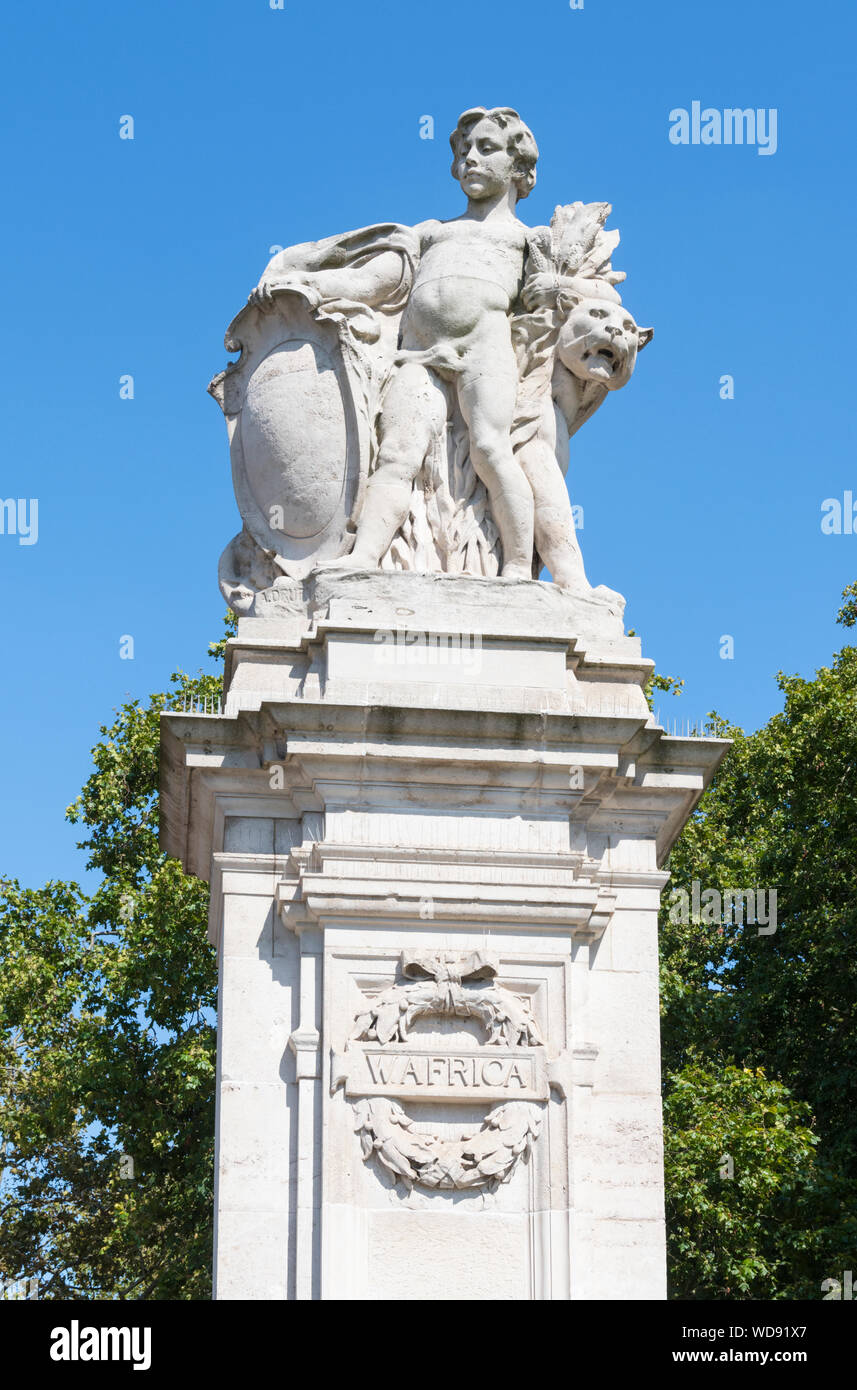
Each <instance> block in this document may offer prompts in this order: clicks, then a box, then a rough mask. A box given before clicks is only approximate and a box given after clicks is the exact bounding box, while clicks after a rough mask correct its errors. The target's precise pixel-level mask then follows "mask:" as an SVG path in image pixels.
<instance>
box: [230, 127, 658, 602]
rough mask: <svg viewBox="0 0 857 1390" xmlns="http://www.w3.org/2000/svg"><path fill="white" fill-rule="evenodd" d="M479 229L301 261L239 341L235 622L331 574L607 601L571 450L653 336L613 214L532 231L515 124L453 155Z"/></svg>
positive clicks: (264, 298) (387, 239)
mask: <svg viewBox="0 0 857 1390" xmlns="http://www.w3.org/2000/svg"><path fill="white" fill-rule="evenodd" d="M450 143H451V145H452V150H453V162H452V173H453V176H454V177H455V178H456V179H457V180H458V182H459V183H460V184H461V188H462V191H463V192H464V194H465V196H466V198H467V208H466V210H465V211H464V212H463V213H462V214H461V216H459V217H456V218H452V219H450V220H449V221H437V220H430V221H427V222H422V223H420V224H419V225H418V226H416V227H406V226H401V225H398V224H384V225H379V226H373V227H366V228H363V229H361V230H359V231H356V232H349V233H346V234H345V235H343V236H334V237H329V238H327V239H326V240H323V241H319V242H309V243H305V244H303V245H301V246H294V247H290V248H287V249H286V250H284V251H281V252H280V253H278V254H277V255H276V256H274V258H273V259H272V260H271V262H270V263H269V265H268V266H267V268H266V270H265V272H264V274H263V276H262V279H261V280H260V282H259V284H258V286H257V287H256V288H255V289H254V290H253V292H252V293H251V295H250V298H249V301H248V303H247V305H246V306H245V308H244V309H242V310H241V312H240V313H239V314H238V315H237V317H236V318H235V319H234V321H233V323H232V324H231V325H230V328H229V330H228V333H227V337H226V346H227V348H228V349H229V350H230V351H237V352H239V353H240V356H239V358H238V360H237V361H236V362H234V363H232V364H231V365H230V366H229V367H228V368H227V369H226V371H225V372H223V373H221V374H220V375H219V376H218V377H216V378H215V380H214V381H213V382H212V383H211V386H210V388H209V389H210V390H211V392H212V394H213V395H214V396H215V398H216V399H217V400H218V402H219V403H220V405H221V406H222V408H223V410H224V413H225V415H226V419H227V423H228V427H229V434H230V444H231V451H232V460H233V475H234V481H235V491H236V496H237V499H238V505H239V508H240V511H241V514H242V518H243V521H244V528H243V530H242V532H241V534H240V535H239V536H237V537H236V538H235V540H234V541H233V542H232V543H231V544H230V546H229V547H228V548H227V550H226V552H225V554H224V556H223V558H222V560H221V569H220V579H221V587H222V589H223V592H224V595H225V596H226V598H227V601H228V602H229V603H230V604H231V606H232V607H233V608H234V609H235V611H236V612H239V613H252V612H254V611H256V610H255V605H256V598H257V595H258V594H259V593H260V592H261V591H264V590H266V589H270V588H272V587H276V586H282V585H284V584H286V585H288V584H290V583H292V584H293V583H294V582H295V581H297V580H301V579H303V578H304V577H305V576H307V575H308V574H309V573H310V572H311V571H313V570H316V569H319V568H323V567H327V568H330V567H347V568H349V569H361V570H373V569H378V568H381V569H398V570H403V569H404V570H416V571H422V572H438V571H439V572H443V573H447V574H468V575H477V576H484V577H493V576H495V575H498V574H499V575H501V576H502V577H503V578H505V579H513V580H515V579H518V580H520V579H526V580H529V579H532V578H534V577H537V576H538V574H539V572H540V569H541V567H542V566H543V565H544V566H546V567H547V569H548V570H549V571H550V573H551V575H552V578H553V581H554V583H555V584H557V585H560V586H561V587H563V588H566V589H572V590H587V589H588V584H587V581H586V577H585V574H584V569H583V562H582V559H581V555H580V550H579V546H578V543H577V538H576V535H575V527H574V521H573V516H572V509H571V504H570V501H569V496H568V493H567V491H566V486H565V473H566V469H567V466H568V443H569V439H570V438H571V436H572V435H573V434H574V433H575V432H576V431H577V430H578V429H579V428H580V426H581V425H582V424H583V423H584V422H585V421H586V420H588V419H589V417H590V416H591V415H592V414H593V413H594V411H595V410H597V409H598V407H599V406H600V405H601V403H602V401H603V400H604V399H605V398H606V396H607V393H608V392H609V391H612V390H616V389H618V388H619V387H621V386H623V385H625V383H626V382H627V381H628V380H629V378H630V376H631V374H632V372H633V370H634V366H635V362H636V355H637V352H638V350H639V348H641V347H644V346H645V345H646V343H647V342H648V341H649V339H650V338H651V336H652V330H651V329H640V328H638V327H637V324H636V323H635V321H634V319H633V317H632V316H631V315H630V314H629V313H628V312H627V310H625V309H624V308H623V307H622V304H621V299H620V296H619V294H618V292H617V291H616V288H615V286H616V285H617V284H618V283H620V282H621V281H622V280H623V279H624V275H622V274H621V273H619V272H616V271H614V270H613V269H612V267H611V256H612V253H613V251H614V249H615V247H616V245H617V243H618V240H619V234H618V232H608V231H605V229H604V224H605V222H606V219H607V216H608V214H609V212H610V206H609V204H607V203H591V204H582V203H573V204H570V205H568V206H565V207H558V208H557V209H556V211H555V213H554V216H553V219H552V221H551V225H550V227H536V228H531V227H528V226H526V225H525V224H524V223H523V222H521V221H520V220H519V219H518V217H517V213H516V207H517V203H518V200H519V199H520V198H524V197H526V196H527V194H528V193H529V192H530V191H531V189H532V188H533V185H534V184H535V178H536V162H537V159H538V149H537V146H536V142H535V140H534V138H533V135H532V133H531V131H530V130H529V129H528V128H527V126H526V125H525V124H524V123H523V121H522V120H521V118H520V117H519V116H518V114H517V112H515V111H513V110H511V109H509V108H506V107H502V108H495V109H493V110H485V109H484V108H483V107H477V108H474V109H473V110H470V111H466V112H464V114H463V115H462V116H461V117H460V119H459V121H458V125H457V126H456V129H455V130H454V131H453V133H452V136H451V137H450Z"/></svg>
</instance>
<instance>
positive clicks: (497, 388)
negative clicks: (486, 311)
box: [458, 344, 533, 579]
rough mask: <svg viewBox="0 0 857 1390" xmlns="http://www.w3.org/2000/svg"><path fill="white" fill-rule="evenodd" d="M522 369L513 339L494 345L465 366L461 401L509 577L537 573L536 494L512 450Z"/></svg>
mask: <svg viewBox="0 0 857 1390" xmlns="http://www.w3.org/2000/svg"><path fill="white" fill-rule="evenodd" d="M517 392H518V371H517V365H516V363H515V356H514V353H513V352H512V348H511V345H509V346H508V350H507V351H506V350H502V351H501V350H500V349H499V348H498V345H496V344H494V345H492V352H491V355H490V357H489V358H488V359H487V360H486V361H484V363H483V364H481V368H477V369H476V370H475V371H474V370H473V369H472V368H469V369H468V370H466V371H464V372H462V374H461V376H460V377H459V381H458V402H459V405H460V407H461V413H462V415H463V416H464V421H465V424H466V425H467V429H468V432H469V436H470V457H471V459H472V462H473V467H474V468H475V470H476V473H477V474H478V476H479V477H480V478H481V480H482V482H483V483H484V484H485V487H486V490H487V492H488V498H489V501H490V503H491V515H492V516H493V518H494V521H495V522H496V524H497V529H498V531H499V532H500V540H501V543H502V546H503V569H502V574H503V576H504V578H508V579H531V578H532V564H533V494H532V490H531V488H530V485H529V483H528V482H527V480H526V478H525V477H524V475H523V473H522V471H521V467H520V464H519V463H518V461H517V459H516V458H515V455H514V453H513V452H512V439H511V430H512V419H513V416H514V412H515V400H516V398H517Z"/></svg>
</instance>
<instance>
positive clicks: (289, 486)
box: [208, 290, 369, 579]
mask: <svg viewBox="0 0 857 1390" xmlns="http://www.w3.org/2000/svg"><path fill="white" fill-rule="evenodd" d="M274 302H275V307H274V309H273V311H272V312H269V313H265V312H263V311H262V310H261V309H259V308H257V307H256V306H251V305H248V306H247V307H246V308H245V309H243V310H242V311H241V313H240V314H238V315H237V317H236V318H235V319H234V320H233V322H232V324H230V326H229V330H228V331H227V335H226V347H227V350H228V351H230V352H235V351H239V352H240V354H241V355H240V357H239V358H238V360H237V361H236V362H233V363H231V364H230V365H229V366H228V367H227V369H226V371H225V372H221V373H220V375H219V376H217V377H215V378H214V380H213V381H212V382H211V384H210V386H209V388H208V389H209V391H210V392H211V394H212V395H213V396H214V398H215V400H216V401H217V402H218V404H219V405H220V406H221V408H222V410H223V413H224V415H225V416H226V421H227V427H228V430H229V440H230V451H231V456H232V476H233V483H234V487H235V496H236V498H237V501H238V507H239V510H240V512H241V516H242V518H243V520H244V525H245V528H246V529H247V531H248V532H249V533H250V535H251V536H252V537H253V539H254V540H255V541H256V543H257V544H258V545H259V546H260V547H261V548H262V550H264V551H265V552H266V553H267V554H268V555H269V556H270V557H271V558H272V559H273V560H274V561H275V563H276V565H277V566H278V567H279V568H280V569H281V570H282V571H283V573H285V574H288V575H291V576H293V577H294V578H296V579H300V578H303V576H304V575H305V574H307V573H308V572H309V571H310V570H311V569H312V567H313V565H314V564H316V563H317V562H318V561H319V560H323V559H326V558H328V557H331V556H335V555H339V554H341V553H342V551H343V549H344V548H345V547H344V538H345V535H346V528H347V525H348V522H349V519H350V518H351V516H352V513H354V512H355V510H356V509H357V508H359V505H360V502H361V500H362V492H363V487H364V484H365V479H366V475H367V472H368V464H369V418H368V416H369V410H368V403H367V390H366V373H365V370H364V368H363V364H362V363H361V360H360V356H359V353H358V352H357V351H355V345H354V341H353V338H352V337H351V335H350V334H349V331H348V326H347V323H346V321H345V319H344V318H343V316H342V315H338V314H329V315H324V316H323V315H321V314H318V315H316V314H315V313H314V312H313V310H312V308H311V307H310V304H309V302H308V299H307V297H305V296H304V295H303V294H302V293H301V292H300V291H299V290H296V291H291V290H290V291H286V292H283V293H280V294H278V295H277V296H276V298H275V301H274Z"/></svg>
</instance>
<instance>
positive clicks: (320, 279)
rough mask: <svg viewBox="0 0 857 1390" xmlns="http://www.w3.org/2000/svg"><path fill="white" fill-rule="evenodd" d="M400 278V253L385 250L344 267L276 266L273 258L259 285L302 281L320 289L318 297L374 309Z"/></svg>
mask: <svg viewBox="0 0 857 1390" xmlns="http://www.w3.org/2000/svg"><path fill="white" fill-rule="evenodd" d="M274 260H276V257H275V258H274ZM401 278H402V259H401V256H399V255H398V254H397V253H396V252H395V251H382V252H380V254H379V255H377V256H372V257H371V259H370V260H368V261H365V262H364V263H363V264H362V265H356V266H348V267H343V268H342V269H341V270H298V269H293V268H291V267H289V268H286V267H282V268H280V267H274V262H273V261H272V262H271V264H270V265H269V266H268V267H267V269H266V270H265V273H264V275H263V276H262V279H261V280H260V282H259V285H260V287H262V286H265V287H267V288H268V289H270V290H272V291H273V290H276V289H278V288H283V287H285V286H287V285H294V284H299V285H302V286H306V287H307V288H308V289H315V290H317V292H318V295H319V300H327V299H353V300H355V301H357V302H358V303H360V304H368V305H369V307H370V308H373V309H374V308H376V307H377V305H379V304H383V303H384V302H385V300H387V299H389V298H390V296H391V295H392V294H393V293H394V292H395V290H396V288H397V286H398V284H399V281H400V280H401Z"/></svg>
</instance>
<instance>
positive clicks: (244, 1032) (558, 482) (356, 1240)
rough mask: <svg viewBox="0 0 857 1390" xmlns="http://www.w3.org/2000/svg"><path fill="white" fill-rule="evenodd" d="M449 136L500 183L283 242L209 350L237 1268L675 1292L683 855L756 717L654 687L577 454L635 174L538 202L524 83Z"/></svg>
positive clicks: (226, 1119)
mask: <svg viewBox="0 0 857 1390" xmlns="http://www.w3.org/2000/svg"><path fill="white" fill-rule="evenodd" d="M451 145H452V152H453V163H452V173H453V175H454V177H455V179H456V180H457V181H458V182H459V184H460V185H461V189H462V192H463V193H464V195H465V197H466V200H467V206H466V209H465V211H464V212H463V213H462V214H461V215H460V216H458V217H453V218H452V219H450V220H447V221H440V220H429V221H427V222H423V223H420V224H419V225H418V226H416V227H409V226H403V225H400V224H397V223H384V224H381V225H377V226H371V227H364V228H362V229H360V230H359V231H354V232H348V233H346V234H344V235H340V236H331V237H328V238H327V239H325V240H323V241H318V242H312V243H307V244H304V245H301V246H294V247H291V248H288V249H287V250H285V251H282V252H280V253H279V254H277V255H276V256H274V258H273V260H272V261H271V262H270V264H269V265H268V267H267V269H266V270H265V272H264V274H263V276H262V279H261V281H260V282H259V284H258V285H257V287H256V288H255V289H254V290H253V292H252V293H251V295H250V298H249V301H248V303H247V304H246V305H245V307H244V308H243V309H242V310H241V311H240V313H239V314H238V315H237V317H236V318H235V319H234V320H233V322H232V324H231V325H230V327H229V330H228V332H227V337H226V346H227V348H228V349H229V350H230V351H232V352H236V353H238V357H237V358H236V360H235V361H233V362H232V363H230V365H229V366H228V367H227V368H226V370H225V371H224V372H222V373H221V374H220V375H219V376H217V377H215V379H214V381H213V382H212V383H211V386H210V390H211V393H212V395H213V396H214V397H215V399H216V400H217V402H218V403H219V405H220V406H221V408H222V410H223V412H224V414H225V416H226V422H227V428H228V432H229V441H230V448H231V455H232V469H233V478H234V484H235V493H236V497H237V501H238V506H239V510H240V513H241V518H242V522H243V526H242V529H241V531H240V533H239V534H238V535H237V536H236V537H235V539H234V540H233V541H231V542H230V544H229V545H228V546H227V548H226V551H225V552H224V555H223V557H222V559H221V562H220V585H221V589H222V592H223V594H224V596H225V597H226V599H227V601H228V603H229V604H230V606H231V607H232V609H233V610H234V612H235V613H236V614H237V615H238V625H237V635H236V636H235V637H233V638H231V639H230V641H229V642H228V644H227V655H226V671H225V683H224V701H223V705H222V709H219V710H218V711H217V712H209V711H207V710H202V711H200V710H189V711H186V712H183V713H171V714H167V715H165V716H164V717H163V740H162V798H161V808H162V810H161V814H162V842H163V845H164V848H165V849H166V850H167V851H168V852H169V853H170V854H172V855H175V856H176V857H177V858H179V859H181V861H182V863H183V864H184V866H185V868H186V869H187V871H188V872H190V873H193V874H197V875H199V876H200V877H202V878H205V879H208V880H209V881H210V883H211V890H212V892H211V919H210V930H211V939H212V941H213V942H214V943H215V944H216V946H217V950H218V953H219V979H220V1005H219V1042H218V1078H217V1084H218V1103H217V1175H216V1208H217V1210H216V1237H215V1296H216V1297H217V1298H250V1299H366V1300H377V1299H397V1300H398V1299H418V1300H435V1299H438V1300H440V1299H443V1300H448V1299H455V1300H458V1299H477V1300H478V1299H501V1300H506V1299H509V1300H518V1299H624V1298H640V1297H643V1298H662V1297H663V1296H664V1293H665V1269H664V1265H665V1259H664V1221H663V1171H662V1145H661V1104H660V1067H659V1030H658V976H657V910H658V903H659V897H660V891H661V889H662V887H663V885H664V883H665V882H666V880H667V874H666V873H665V872H664V871H663V869H662V867H661V866H662V865H663V862H664V860H665V858H666V856H667V854H668V852H669V849H670V846H671V845H672V843H673V841H674V839H675V837H676V836H677V835H678V833H679V831H680V830H681V828H682V826H683V824H684V823H685V821H686V819H687V817H688V815H689V814H690V813H691V811H692V809H693V807H694V805H695V804H696V802H697V800H698V798H699V796H700V795H701V792H702V790H703V788H704V786H705V784H706V782H707V780H708V779H709V778H710V776H711V774H712V772H713V771H714V769H715V767H716V765H717V763H718V761H719V759H720V757H721V756H722V753H723V751H724V747H725V745H724V744H723V742H721V741H717V740H711V739H699V738H690V739H681V738H670V737H667V736H666V735H665V733H664V731H663V729H662V728H660V727H659V726H658V724H657V722H656V720H655V718H654V717H653V715H652V714H651V713H650V711H649V708H648V704H647V702H646V699H645V695H644V686H645V683H646V681H647V679H648V677H649V676H650V674H651V672H652V669H653V667H652V663H651V662H650V661H648V660H646V659H644V658H643V657H642V656H641V654H640V642H639V639H638V638H637V637H635V636H629V635H627V634H626V633H625V629H624V625H623V608H624V600H623V599H622V598H621V596H620V595H619V594H617V593H615V592H613V591H612V590H611V589H608V588H605V587H603V586H599V587H596V588H592V587H591V586H590V584H589V583H588V581H587V579H586V575H585V572H584V567H583V562H582V559H581V554H580V548H579V545H578V541H577V536H576V530H575V524H574V514H573V509H572V505H571V502H570V499H569V493H568V491H567V488H566V484H565V473H566V469H567V466H568V454H569V440H570V439H571V437H572V436H573V435H574V434H575V433H576V431H577V430H578V429H579V428H580V427H581V425H583V424H584V423H585V422H586V421H587V420H588V419H589V418H590V417H591V416H592V415H593V414H594V412H595V411H596V410H598V408H599V407H600V406H601V405H602V404H603V402H604V401H605V400H606V398H607V396H608V394H609V393H610V392H611V391H614V390H617V389H619V388H620V387H622V386H624V385H626V384H627V382H628V381H629V379H630V377H631V376H632V374H633V372H634V368H635V364H636V359H637V353H638V352H639V350H640V349H641V348H643V347H645V345H646V344H647V342H648V341H649V339H650V338H651V329H641V328H639V327H638V326H637V323H636V321H635V320H634V318H633V317H632V315H631V314H630V313H629V312H628V310H627V309H625V308H624V306H623V304H622V301H621V298H620V295H619V292H618V291H617V289H616V286H617V285H618V284H619V283H621V281H622V280H623V279H624V276H623V275H622V274H621V273H619V272H617V271H614V270H613V268H612V264H611V258H612V256H613V253H614V251H615V248H616V245H617V243H618V240H619V237H618V233H617V232H615V231H608V230H606V227H605V224H606V221H607V218H608V215H609V213H610V211H611V209H610V207H609V205H608V204H606V203H588V204H584V203H572V204H569V205H564V206H559V207H557V209H556V211H555V213H554V216H553V218H552V220H551V224H550V226H549V227H529V226H527V225H526V224H525V223H523V222H522V221H521V220H520V219H519V217H518V215H517V205H518V202H519V200H520V199H522V198H524V197H526V196H527V194H528V193H529V192H530V190H531V189H532V187H533V185H534V183H535V177H536V162H537V158H538V150H537V147H536V142H535V140H534V138H533V135H532V133H531V131H530V130H529V129H528V128H527V126H526V125H525V124H524V122H523V121H522V120H521V118H520V117H519V116H518V114H517V112H515V111H513V110H511V109H508V108H495V109H492V110H486V109H484V108H482V107H478V108H475V109H473V110H470V111H466V112H465V113H464V114H463V115H462V116H461V118H460V120H459V122H458V125H457V126H456V129H455V131H454V132H453V134H452V137H451ZM543 570H546V571H547V572H548V573H549V575H550V579H549V580H540V579H539V577H538V576H539V575H540V574H541V573H542V572H543Z"/></svg>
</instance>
